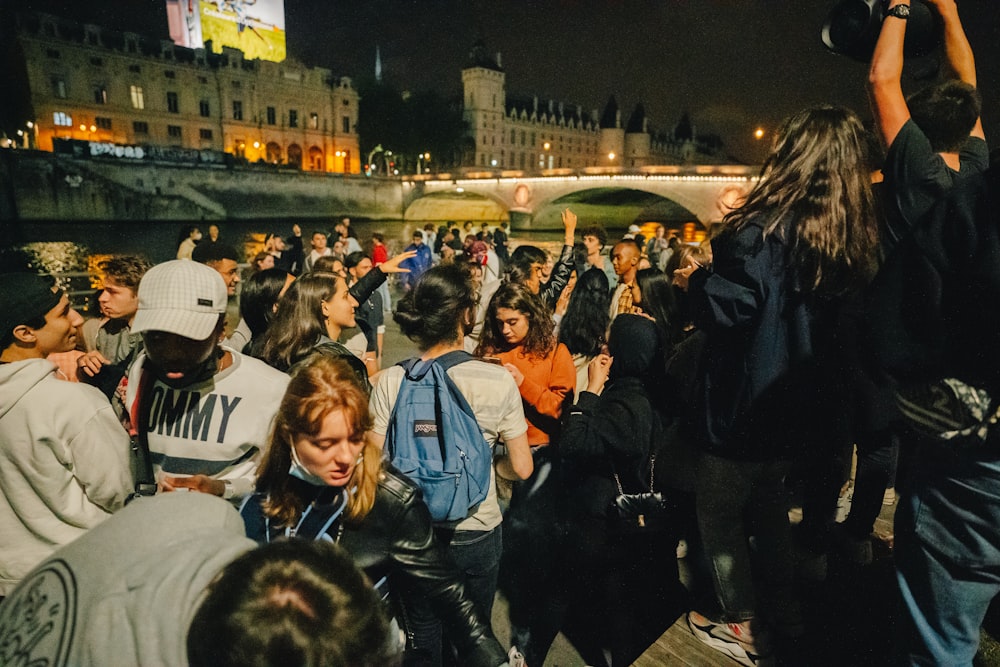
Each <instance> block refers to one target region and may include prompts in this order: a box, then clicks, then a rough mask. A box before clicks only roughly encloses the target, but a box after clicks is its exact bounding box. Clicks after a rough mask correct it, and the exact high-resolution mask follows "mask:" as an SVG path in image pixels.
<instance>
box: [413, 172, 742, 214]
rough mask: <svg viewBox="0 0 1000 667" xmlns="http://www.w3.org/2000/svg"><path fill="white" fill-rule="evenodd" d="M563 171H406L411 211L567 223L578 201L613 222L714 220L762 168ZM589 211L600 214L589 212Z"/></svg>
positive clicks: (577, 209) (582, 207)
mask: <svg viewBox="0 0 1000 667" xmlns="http://www.w3.org/2000/svg"><path fill="white" fill-rule="evenodd" d="M560 171H562V172H566V173H559V174H550V175H542V176H527V177H526V176H522V175H519V174H508V173H500V174H470V175H464V176H461V177H456V178H450V177H448V175H447V174H442V175H427V176H426V177H423V178H422V177H419V176H417V177H410V178H404V180H403V188H404V189H403V209H404V217H405V219H406V220H407V221H412V222H414V223H418V222H420V221H440V220H455V221H461V220H490V221H499V220H505V219H510V220H511V222H512V223H513V224H514V226H515V227H517V228H522V229H523V228H533V229H549V228H558V227H559V226H560V216H559V213H560V211H561V210H562V209H563V208H566V207H570V208H572V209H573V210H574V211H575V212H577V213H578V215H580V217H581V220H584V221H586V222H590V221H600V222H602V223H604V224H605V225H607V226H627V225H628V224H631V223H632V222H636V221H640V222H644V221H649V220H658V221H662V222H671V223H681V222H693V221H699V222H701V223H702V224H705V225H707V224H708V223H710V222H712V221H715V220H719V219H721V217H722V212H723V210H728V209H727V208H726V207H727V204H728V205H730V206H731V205H732V204H733V202H734V201H735V200H736V199H738V197H739V196H740V195H741V194H743V193H745V192H746V191H747V190H748V189H749V187H750V186H751V185H752V183H753V181H754V180H756V174H757V168H755V167H746V166H670V167H647V168H644V169H643V170H641V171H634V172H625V171H620V170H619V171H613V172H604V173H593V172H592V171H589V170H584V171H581V172H571V171H570V170H560ZM588 212H589V213H590V214H592V215H593V216H594V217H597V218H599V219H598V220H594V219H590V220H587V214H588Z"/></svg>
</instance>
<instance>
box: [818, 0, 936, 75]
mask: <svg viewBox="0 0 1000 667" xmlns="http://www.w3.org/2000/svg"><path fill="white" fill-rule="evenodd" d="M888 6H889V2H888V0H842V1H841V2H839V3H837V5H836V6H835V7H834V8H833V9H832V10H831V11H830V15H829V17H828V18H827V21H826V23H825V24H824V25H823V31H822V34H821V38H822V40H823V44H825V45H826V48H828V49H830V50H831V51H833V52H834V53H839V54H841V55H845V56H848V57H850V58H853V59H855V60H860V61H861V62H865V63H867V62H870V61H871V58H872V53H873V52H874V51H875V42H876V41H878V34H879V31H881V29H882V21H883V19H884V18H885V13H886V10H887V9H888ZM906 21H907V26H906V40H905V41H904V42H903V54H904V55H905V56H906V57H907V58H912V57H919V56H925V55H927V54H928V53H930V52H931V51H933V50H934V49H935V48H937V47H938V45H940V44H941V41H942V23H941V17H940V16H938V13H937V12H936V11H935V10H934V8H933V7H931V6H930V5H928V4H927V3H926V2H924V1H923V0H911V3H910V17H909V18H908V19H907V20H906Z"/></svg>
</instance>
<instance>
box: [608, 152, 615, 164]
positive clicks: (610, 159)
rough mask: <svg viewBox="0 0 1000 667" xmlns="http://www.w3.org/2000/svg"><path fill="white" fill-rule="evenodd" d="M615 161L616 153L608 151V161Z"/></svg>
mask: <svg viewBox="0 0 1000 667" xmlns="http://www.w3.org/2000/svg"><path fill="white" fill-rule="evenodd" d="M614 161H615V154H614V153H613V152H612V153H608V162H614Z"/></svg>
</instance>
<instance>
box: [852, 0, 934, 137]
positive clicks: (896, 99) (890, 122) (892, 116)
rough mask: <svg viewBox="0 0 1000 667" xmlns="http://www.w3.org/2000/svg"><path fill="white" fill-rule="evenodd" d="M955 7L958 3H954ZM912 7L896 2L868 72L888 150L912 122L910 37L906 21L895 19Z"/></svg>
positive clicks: (905, 1) (904, 1)
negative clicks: (907, 90)
mask: <svg viewBox="0 0 1000 667" xmlns="http://www.w3.org/2000/svg"><path fill="white" fill-rule="evenodd" d="M952 4H954V3H952ZM900 5H903V6H906V7H909V5H910V1H909V0H892V3H891V5H890V7H889V10H888V11H889V13H888V14H887V15H886V17H885V19H884V20H883V21H882V31H881V32H880V33H879V36H878V41H877V42H876V43H875V52H874V54H872V63H871V68H870V69H869V71H868V93H869V96H870V99H871V105H872V114H873V115H874V116H875V123H876V124H877V125H878V129H879V133H880V134H881V136H882V140H883V141H884V142H885V145H886V146H891V145H892V142H893V141H894V140H895V139H896V135H897V134H899V131H900V130H901V129H902V128H903V125H905V124H906V121H908V120H909V119H910V110H909V108H908V107H907V106H906V98H905V97H904V96H903V87H902V84H901V81H900V80H901V78H902V75H903V40H904V39H905V37H906V19H902V18H897V17H896V16H893V14H892V12H893V8H894V7H897V6H900Z"/></svg>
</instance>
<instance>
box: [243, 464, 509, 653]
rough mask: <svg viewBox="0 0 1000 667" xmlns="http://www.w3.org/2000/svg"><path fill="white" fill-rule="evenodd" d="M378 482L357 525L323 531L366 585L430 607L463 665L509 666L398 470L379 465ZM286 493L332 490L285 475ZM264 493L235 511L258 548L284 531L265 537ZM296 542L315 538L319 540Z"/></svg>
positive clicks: (320, 498) (312, 495)
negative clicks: (347, 556) (423, 601)
mask: <svg viewBox="0 0 1000 667" xmlns="http://www.w3.org/2000/svg"><path fill="white" fill-rule="evenodd" d="M384 466H385V467H384V471H383V475H382V479H381V481H380V483H379V486H378V491H377V492H376V495H375V503H374V505H373V506H372V509H371V511H370V512H369V513H368V515H367V516H366V517H365V518H364V519H363V520H362V521H361V523H359V524H351V523H347V522H343V527H342V528H341V525H340V524H341V523H342V522H341V521H340V520H338V521H336V522H335V523H334V524H333V525H332V526H330V527H329V528H328V529H327V531H326V533H327V535H328V538H329V539H332V540H333V541H335V542H338V543H339V544H340V546H342V547H344V548H345V549H347V551H348V552H350V554H351V555H352V556H353V557H354V560H355V562H356V563H357V564H358V566H359V567H360V568H362V569H363V570H364V571H365V573H366V574H367V575H368V578H369V579H371V580H372V582H376V583H378V582H380V581H381V580H382V579H383V578H387V579H388V582H389V586H390V588H391V590H392V593H393V595H402V596H404V597H410V598H414V597H418V598H423V599H426V600H428V601H429V603H430V605H431V607H432V609H433V611H434V614H435V615H436V616H437V617H438V618H439V619H441V622H442V623H443V624H444V626H445V628H446V629H447V631H448V634H449V637H450V639H451V640H452V641H453V642H454V643H455V645H456V648H457V649H458V651H459V657H460V660H461V663H462V664H463V665H472V666H473V667H496V665H501V664H504V663H506V662H507V654H506V653H505V652H504V650H503V648H502V647H501V646H500V643H499V642H498V641H497V639H496V637H495V636H494V635H493V631H492V629H491V628H490V625H489V622H490V619H483V618H481V617H480V616H479V614H478V613H477V612H476V610H475V608H474V606H473V603H472V601H471V600H470V599H469V598H468V596H466V594H465V584H464V583H463V581H462V575H461V574H460V573H459V572H458V570H456V569H455V566H454V565H453V564H452V562H451V559H450V558H449V557H448V555H447V552H446V551H445V549H444V546H443V545H442V544H441V543H440V542H438V540H437V539H436V538H435V537H434V530H433V525H432V523H431V515H430V512H429V511H428V510H427V506H426V505H425V504H424V503H423V501H422V499H421V495H420V491H419V490H418V489H417V488H416V487H415V486H413V483H412V482H410V481H408V480H407V479H406V478H404V477H403V476H402V475H401V474H400V473H399V471H397V470H396V469H395V468H393V467H391V466H390V465H388V464H384ZM288 482H289V485H290V488H291V489H292V490H293V492H294V493H295V494H296V495H298V496H299V497H300V498H301V499H302V500H303V502H304V503H305V504H307V505H308V504H310V503H315V504H314V506H313V507H314V512H315V511H316V509H317V506H322V505H323V504H324V502H325V503H327V504H328V503H329V502H330V500H332V498H333V494H335V493H337V492H339V490H335V489H333V488H332V487H316V486H314V485H312V484H309V483H308V482H303V481H302V480H300V479H298V478H295V477H289V479H288ZM264 498H265V494H263V493H257V494H254V495H253V496H251V498H250V499H249V500H248V501H247V502H246V503H245V504H244V506H243V507H242V508H241V510H240V514H241V515H242V516H243V521H244V523H245V524H246V528H247V536H248V537H250V538H251V539H254V540H257V541H258V542H264V541H268V537H270V538H271V539H277V538H278V537H280V536H283V535H284V529H283V528H273V527H272V528H271V531H270V532H271V535H270V536H266V534H265V532H266V529H265V527H264V515H263V513H262V512H261V509H260V502H261V501H263V500H264ZM298 536H299V537H304V538H313V539H316V538H318V537H320V536H319V535H305V534H304V533H303V532H302V531H300V532H299V535H298Z"/></svg>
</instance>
